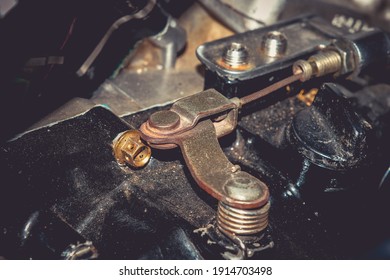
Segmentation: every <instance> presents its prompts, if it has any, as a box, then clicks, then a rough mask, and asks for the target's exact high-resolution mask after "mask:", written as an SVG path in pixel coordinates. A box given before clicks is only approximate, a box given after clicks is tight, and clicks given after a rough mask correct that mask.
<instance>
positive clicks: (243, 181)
mask: <svg viewBox="0 0 390 280" xmlns="http://www.w3.org/2000/svg"><path fill="white" fill-rule="evenodd" d="M238 104H239V102H238V99H237V101H236V100H235V99H228V98H226V97H225V96H223V95H222V94H220V93H219V92H217V91H216V90H213V89H210V90H206V91H203V92H201V93H198V94H195V95H192V96H190V97H187V98H184V99H181V100H179V101H178V102H176V103H175V104H174V105H173V106H172V108H171V109H170V110H169V111H160V112H156V113H154V114H153V115H151V116H150V118H149V120H148V121H147V122H146V123H144V124H142V126H141V128H140V131H141V135H142V138H143V139H144V140H145V141H147V142H148V143H149V144H150V145H151V146H152V147H155V148H158V149H171V148H174V147H177V146H179V147H180V149H181V151H182V153H183V156H184V159H185V161H186V163H187V166H188V168H189V170H190V172H191V174H192V176H193V177H194V179H195V180H196V182H197V183H198V185H199V186H200V187H201V188H202V189H203V190H205V191H206V192H207V193H209V194H210V195H211V196H213V197H215V198H216V199H218V200H219V201H221V202H223V203H225V204H227V205H230V206H232V207H235V208H238V209H254V208H259V207H261V206H263V205H265V204H266V203H267V202H268V198H269V191H268V187H267V186H266V185H265V184H264V183H263V182H261V181H260V180H258V179H257V178H255V177H253V176H252V175H250V174H248V173H246V172H243V171H241V170H240V167H239V166H237V165H233V164H232V163H231V162H230V161H229V160H228V159H227V158H226V156H225V154H224V153H223V151H222V149H221V147H220V145H219V143H218V138H219V137H222V136H224V135H226V134H229V133H230V132H232V131H233V130H234V129H235V128H236V125H237V115H238V106H239V105H238Z"/></svg>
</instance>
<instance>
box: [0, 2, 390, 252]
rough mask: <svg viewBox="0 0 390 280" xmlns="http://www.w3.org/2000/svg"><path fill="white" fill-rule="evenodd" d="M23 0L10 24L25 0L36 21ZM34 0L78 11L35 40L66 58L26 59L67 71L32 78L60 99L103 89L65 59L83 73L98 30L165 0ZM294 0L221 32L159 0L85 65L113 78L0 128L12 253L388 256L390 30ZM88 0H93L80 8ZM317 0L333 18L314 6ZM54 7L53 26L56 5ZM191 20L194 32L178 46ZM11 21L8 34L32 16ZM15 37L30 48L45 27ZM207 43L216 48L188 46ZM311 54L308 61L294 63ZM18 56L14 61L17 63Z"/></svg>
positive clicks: (93, 75)
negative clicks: (7, 135) (9, 128)
mask: <svg viewBox="0 0 390 280" xmlns="http://www.w3.org/2000/svg"><path fill="white" fill-rule="evenodd" d="M28 2H29V1H27V2H23V1H19V2H18V5H17V6H15V8H14V9H13V10H12V12H11V13H10V14H9V15H7V16H6V17H5V18H4V19H1V21H2V23H3V21H4V23H6V25H4V26H7V22H8V21H9V20H12V19H18V17H16V15H17V14H18V11H20V10H19V9H22V11H23V9H24V11H26V13H25V14H24V15H25V16H28V17H27V18H28V19H30V20H29V22H31V24H32V25H33V23H34V21H33V20H31V19H32V18H34V17H33V16H32V15H31V14H34V13H33V12H30V9H31V11H34V10H33V9H32V6H33V5H38V4H36V3H37V1H34V4H28ZM38 2H40V3H44V5H41V6H40V7H44V6H46V5H50V7H54V8H55V9H54V10H61V12H64V18H66V20H65V21H66V22H65V23H64V26H63V27H64V30H63V31H64V34H62V32H60V33H61V34H60V33H59V34H58V37H59V40H58V42H57V40H54V41H55V43H56V44H54V45H55V46H56V47H55V48H54V50H58V46H57V45H58V44H59V45H60V46H64V48H63V49H62V50H63V51H64V52H62V51H61V52H59V53H52V52H44V50H49V48H48V49H46V48H45V49H39V48H37V50H38V49H39V50H41V51H42V53H37V54H34V56H32V57H35V58H44V57H49V58H53V57H57V58H63V60H58V62H61V63H62V64H50V65H44V64H41V63H38V64H39V66H37V67H35V66H34V67H29V68H28V70H29V71H36V70H37V69H41V70H45V71H42V72H44V73H36V72H34V73H32V75H31V77H32V76H34V75H35V74H37V76H39V77H41V75H40V74H47V73H51V74H53V73H56V76H55V77H57V78H58V79H54V80H51V79H52V76H51V75H50V77H51V78H50V77H49V76H48V79H49V80H48V81H50V83H49V84H45V85H47V86H48V87H47V88H46V86H45V87H37V88H35V90H37V91H38V92H41V91H40V89H42V88H45V89H46V90H45V91H42V93H45V92H51V93H53V94H52V98H53V100H56V99H57V98H58V97H63V98H64V92H69V93H72V94H73V93H77V94H82V93H85V94H87V93H88V92H89V93H91V88H89V87H87V88H89V89H90V90H89V91H88V90H84V89H85V88H84V87H81V86H80V85H78V84H75V83H74V81H75V80H76V81H81V79H79V78H77V77H76V79H73V78H72V79H71V78H69V77H68V76H67V75H66V73H71V74H72V75H75V72H76V71H77V69H79V68H80V65H81V64H82V63H83V62H84V61H85V59H86V58H88V55H90V54H91V51H92V50H93V49H94V48H95V47H96V44H97V43H98V42H99V40H100V39H101V38H102V35H104V33H101V31H103V32H106V31H107V29H108V27H109V26H111V25H112V23H113V22H115V21H116V20H118V19H120V18H122V17H123V16H128V15H135V14H137V12H139V11H142V10H143V8H144V7H145V5H147V4H148V3H149V4H150V3H154V2H155V1H143V0H131V1H123V0H118V1H99V2H96V1H95V2H96V3H95V2H94V3H92V2H93V1H87V2H88V3H87V4H85V3H84V2H83V3H81V2H80V1H78V2H77V1H75V4H74V6H68V5H69V3H71V2H72V1H64V3H63V4H62V5H61V6H58V7H57V5H59V4H58V3H60V2H61V1H58V2H57V1H56V4H52V1H49V0H40V1H38ZM65 2H66V3H65ZM203 2H206V1H203ZM255 2H258V3H260V2H264V3H265V2H266V1H259V0H253V1H252V0H251V1H249V2H248V3H245V4H242V3H241V4H237V3H233V1H230V0H219V1H216V2H215V3H219V4H222V5H224V6H225V8H226V7H227V8H229V11H230V12H234V14H235V15H236V16H237V18H240V20H242V21H237V26H239V27H240V26H241V27H243V28H245V29H248V28H250V27H249V25H246V24H247V23H248V22H252V23H253V24H254V25H256V24H257V25H258V26H260V25H261V24H262V23H261V22H262V21H263V18H264V17H260V16H258V15H259V14H261V13H260V12H262V13H264V12H265V11H266V10H267V9H265V8H266V7H265V8H264V9H261V11H260V12H259V13H255V12H256V11H254V10H252V8H253V7H257V8H259V7H258V6H257V5H255V4H253V3H255ZM282 2H283V3H286V9H285V10H283V11H281V10H279V11H275V13H272V15H270V17H271V16H272V17H273V16H276V13H277V14H280V16H281V18H284V19H287V21H282V22H279V23H277V24H274V25H272V26H268V27H266V28H262V29H258V30H253V31H250V32H244V33H240V34H236V35H233V36H231V37H227V38H223V39H217V38H222V37H225V36H226V35H227V34H231V33H229V31H227V28H226V26H225V27H223V26H221V24H220V23H218V22H217V19H212V18H211V17H210V15H209V14H208V13H207V12H206V11H205V10H202V6H201V5H198V3H196V4H195V5H194V6H195V7H197V8H196V9H192V8H190V9H188V10H185V9H186V8H188V7H189V6H190V5H191V1H180V0H170V1H156V2H155V3H156V4H155V5H154V6H153V8H152V9H151V10H150V12H149V13H148V14H147V15H146V16H145V17H144V18H142V19H135V18H134V19H132V20H130V21H128V22H127V23H124V24H123V25H121V26H120V28H118V29H116V31H115V32H113V33H112V35H111V36H110V39H109V40H108V41H107V44H105V46H104V48H103V49H102V50H101V52H100V54H99V55H98V56H97V57H96V59H95V60H94V62H93V63H92V64H91V66H90V67H89V68H88V71H87V72H86V74H85V75H84V76H83V78H82V80H83V81H87V84H89V85H90V83H89V82H92V83H95V85H96V86H100V87H99V90H98V91H97V92H96V93H95V94H94V97H92V98H91V99H85V98H78V99H74V100H73V101H72V102H69V103H67V104H65V105H64V106H63V107H61V108H60V109H59V110H57V111H55V112H53V113H52V114H50V115H49V116H48V117H47V118H45V119H43V120H42V121H41V122H39V123H37V124H35V125H34V126H33V127H31V128H30V129H28V130H26V131H24V132H22V133H21V134H18V135H14V136H13V138H12V139H10V140H9V141H8V142H4V143H1V144H0V167H1V170H2V182H3V184H2V187H0V258H6V259H91V258H97V259H221V258H224V259H248V258H253V259H367V258H389V252H388V251H386V250H385V249H384V248H385V247H384V246H386V245H383V244H388V240H389V237H390V227H389V221H388V217H387V213H389V211H390V204H389V203H388V198H389V197H390V185H389V182H390V181H389V158H390V154H389V148H388V143H390V134H389V131H390V129H389V126H390V123H389V120H390V118H389V115H390V106H389V104H390V86H389V84H388V77H389V72H388V71H389V70H390V69H389V68H388V41H387V40H388V35H387V34H385V33H383V32H380V31H378V30H376V29H373V28H371V27H369V25H368V24H367V23H365V22H363V19H362V18H359V17H355V16H356V15H355V16H354V15H351V14H348V13H347V14H344V11H342V10H339V9H335V8H334V7H333V9H329V8H328V9H323V7H324V6H323V5H324V3H325V2H327V1H320V2H319V1H299V2H298V1H296V2H295V1H294V2H295V7H298V8H296V9H297V11H295V12H294V11H291V8H292V7H294V5H292V4H291V2H290V1H286V2H285V1H275V3H272V6H273V7H275V6H276V5H278V4H280V3H282ZM334 2H335V1H334ZM209 3H210V2H209ZM89 4H92V5H93V7H94V9H90V6H89ZM129 4H130V5H129ZM79 5H81V6H80V7H83V9H84V12H81V10H79V9H73V8H74V7H79ZM267 5H268V4H267ZM269 5H271V4H269ZM305 6H316V7H317V8H318V9H317V10H314V12H315V14H320V15H321V16H324V18H323V19H321V18H320V17H317V16H307V15H306V16H301V14H302V11H306V8H305ZM23 7H24V8H23ZM48 7H49V6H48ZM63 7H68V8H69V11H68V13H66V11H65V10H64V9H63ZM218 7H219V6H216V5H215V7H213V8H215V9H216V10H217V12H218V11H219V12H220V13H219V15H226V13H225V12H226V11H224V10H222V8H221V9H220V10H218V9H217V8H218ZM28 8H30V9H28ZM267 8H269V6H268V7H267ZM38 10H39V9H38ZM42 10H44V11H45V13H44V14H48V15H50V16H51V15H52V17H50V19H51V20H50V21H49V22H51V23H53V30H54V29H56V26H57V25H56V24H55V23H56V18H57V17H58V16H57V14H55V13H48V12H47V10H45V9H42ZM49 10H50V9H49ZM76 10H77V14H78V17H77V18H75V17H74V14H75V11H76ZM209 10H210V9H209ZM268 10H269V9H268ZM144 11H145V10H144ZM199 11H201V12H202V13H201V15H200V14H199ZM378 13H379V11H378ZM381 13H383V12H382V11H381ZM42 14H43V13H38V14H37V15H36V16H37V17H40V16H42ZM65 14H66V15H73V17H70V18H68V17H67V16H66V15H65ZM86 14H88V15H90V17H85V15H86ZM292 14H295V15H300V16H299V18H295V19H291V18H290V19H288V17H289V15H292ZM183 15H185V18H183ZM368 18H373V15H370V16H369V17H368ZM93 19H97V20H93ZM206 19H207V20H206ZM235 19H236V18H233V17H231V18H228V20H229V21H230V23H232V22H233V24H234V21H235ZM264 21H265V20H264ZM42 22H47V18H44V19H42ZM80 23H82V24H81V25H79V24H80ZM371 23H373V24H374V23H375V21H372V22H371ZM83 24H85V25H83ZM178 24H180V26H182V27H184V28H185V30H186V33H187V34H188V37H187V39H186V40H187V42H186V43H187V47H186V48H183V49H182V51H179V53H177V51H178V50H179V49H180V48H181V47H182V45H184V43H185V42H184V41H185V40H184V39H185V37H184V32H182V31H183V30H181V28H180V27H179V25H178ZM43 25H44V24H43ZM43 25H42V26H41V28H42V27H43ZM254 25H252V26H254ZM34 26H36V25H34ZM80 26H83V27H84V29H83V30H81V29H80ZM211 26H212V27H213V28H210V27H211ZM215 26H220V28H214V27H215ZM91 27H92V28H91ZM2 28H3V25H2V26H1V28H0V29H1V30H2ZM11 30H12V31H11V33H12V34H13V36H10V37H7V36H5V37H4V38H13V37H15V36H19V35H20V34H21V31H22V30H20V29H19V28H17V29H11ZM28 30H29V29H27V31H26V30H25V32H27V33H28ZM45 30H46V29H42V33H44V34H46V33H45V32H44V31H45ZM15 31H18V32H15ZM92 33H93V34H92ZM352 33H353V34H352ZM47 34H51V33H50V32H49V33H47ZM63 35H65V38H64V36H63ZM83 35H84V36H83ZM87 35H88V36H87ZM74 36H76V37H74ZM150 36H152V37H153V38H150ZM49 37H50V38H51V37H52V36H49ZM29 38H30V37H29ZM76 38H78V39H77V40H76ZM91 38H92V39H91ZM142 38H149V39H147V40H143V41H142V42H140V40H141V39H142ZM96 39H97V40H96ZM156 39H160V40H157V41H156ZM48 41H50V40H48ZM152 41H155V42H154V43H153V42H152ZM20 42H21V43H22V44H16V46H18V49H22V48H24V47H25V46H27V45H29V48H30V46H33V45H35V44H34V43H35V40H30V42H31V44H25V43H23V41H20ZM25 42H28V40H26V41H25ZM43 42H47V41H43ZM205 42H207V43H205ZM8 43H9V41H8V40H4V44H5V45H7V44H8ZM78 43H79V44H78ZM4 44H2V46H4ZM156 44H157V47H156ZM199 45H201V47H199V49H198V56H199V58H200V60H201V63H202V64H203V65H199V62H198V61H196V57H195V56H194V55H193V53H194V52H195V49H196V47H197V46H199ZM45 46H46V45H45ZM19 47H20V48H19ZM133 48H137V49H136V50H135V51H133ZM159 48H160V49H159ZM3 50H4V49H3ZM7 50H8V48H6V49H5V52H4V53H7V54H8V53H9V51H8V52H7ZM72 50H73V51H72ZM75 50H77V52H76V54H78V55H77V57H74V56H73V55H74V54H75V52H74V51H75ZM164 50H166V52H165V53H164ZM16 53H17V52H15V53H14V54H16ZM18 55H19V53H18ZM24 55H25V54H24ZM22 56H23V52H20V57H22ZM10 57H15V56H12V55H10ZM311 57H312V58H311ZM26 58H30V56H29V57H26ZM175 60H176V62H175ZM298 60H302V61H307V60H310V61H311V62H312V64H310V66H308V64H302V65H304V66H302V69H300V68H298V70H296V71H295V74H293V75H291V68H292V67H293V64H294V62H296V61H298ZM26 61H27V60H26ZM39 61H40V59H39ZM39 61H38V62H39ZM30 62H31V61H30ZM32 62H34V61H32ZM70 62H71V63H70ZM174 62H175V68H174V69H172V68H171V69H169V68H168V67H170V66H172V65H173V64H174ZM69 63H70V64H69ZM128 63H130V64H128ZM33 64H34V65H38V64H36V63H33ZM163 64H164V65H165V67H164V66H163ZM8 65H10V64H9V63H7V61H5V63H4V64H3V61H2V64H1V67H4V69H7V67H8ZM30 65H32V64H30ZM312 65H314V66H312ZM305 66H307V67H306V68H305V69H303V68H304V67H305ZM63 67H65V68H63ZM46 68H50V69H46ZM60 68H61V69H65V70H64V71H60V72H57V71H54V70H58V69H60ZM51 69H52V70H53V71H54V72H53V71H52V70H51ZM110 69H111V70H110ZM112 69H116V70H114V71H112ZM46 70H48V71H47V72H46ZM203 70H205V71H203ZM7 71H8V69H7ZM119 71H120V72H119ZM3 72H5V71H3ZM12 72H13V70H12V69H9V72H7V73H6V74H5V75H4V76H1V78H2V79H3V78H4V77H6V76H12V79H14V78H20V77H19V76H16V77H15V75H10V73H12ZM203 74H204V75H203ZM334 74H336V76H335V75H334ZM64 75H65V76H64ZM305 75H306V76H310V77H312V76H313V77H316V78H312V79H308V80H306V78H304V76H305ZM356 75H358V77H356ZM317 76H318V77H317ZM23 77H24V76H22V78H23ZM39 77H38V78H39ZM345 77H347V78H352V79H344V78H345ZM68 78H69V79H68ZM105 79H106V81H105V82H104V83H101V82H102V81H103V80H105ZM17 80H18V81H19V82H18V83H17V84H18V85H22V84H21V83H20V79H17ZM300 80H301V81H302V80H305V82H304V83H302V82H300ZM99 81H100V82H99ZM330 81H331V82H330ZM203 82H204V87H205V88H202V86H203ZM23 85H24V84H23ZM54 85H55V87H54ZM0 86H2V84H0ZM26 87H27V85H26ZM8 89H10V93H12V95H13V96H14V97H15V101H16V100H18V99H17V96H19V95H17V94H15V93H17V92H19V91H12V90H11V89H12V88H8ZM70 89H75V90H70ZM76 89H77V90H76ZM26 92H30V91H26ZM194 92H198V93H197V94H193V93H194ZM271 93H272V94H271ZM190 94H191V95H190ZM83 96H84V97H85V95H83ZM69 97H70V96H69ZM44 100H45V99H42V101H44ZM56 102H59V103H61V102H60V100H56ZM5 103H7V105H8V104H10V103H9V102H5ZM34 104H35V103H33V102H30V103H28V104H27V105H28V106H30V107H31V108H32V107H34ZM18 105H19V104H18ZM51 105H53V104H51ZM6 107H7V108H6V109H8V106H6ZM34 108H35V107H34ZM36 110H39V109H38V108H36ZM20 112H23V113H24V112H25V110H24V108H23V107H19V106H18V112H17V114H18V116H19V115H21V113H20ZM2 119H3V120H6V122H9V123H11V124H12V123H13V122H12V121H11V120H12V119H13V118H12V116H6V117H4V118H2ZM139 127H141V129H140V130H141V131H137V130H134V129H135V128H139ZM140 133H141V134H140ZM140 136H141V138H142V139H141V138H140ZM2 137H4V136H3V135H2ZM58 139H61V141H59V140H58ZM142 140H145V141H146V142H148V143H149V144H150V146H151V148H153V155H151V154H150V151H151V150H150V148H149V147H148V146H147V145H149V144H147V143H146V144H147V145H146V144H145V142H142ZM141 156H142V157H141ZM118 163H119V164H118ZM146 163H147V164H146ZM132 165H133V166H132ZM124 166H129V167H133V168H124ZM373 217H375V219H373Z"/></svg>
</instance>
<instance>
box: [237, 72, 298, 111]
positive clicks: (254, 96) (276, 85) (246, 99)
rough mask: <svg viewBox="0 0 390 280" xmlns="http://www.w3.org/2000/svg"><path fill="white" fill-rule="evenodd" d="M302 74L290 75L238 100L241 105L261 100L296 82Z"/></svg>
mask: <svg viewBox="0 0 390 280" xmlns="http://www.w3.org/2000/svg"><path fill="white" fill-rule="evenodd" d="M301 75H302V73H300V72H297V73H296V74H295V75H292V76H290V77H287V78H285V79H283V80H281V81H279V82H276V83H274V84H272V85H270V86H268V87H266V88H263V89H262V90H259V91H256V92H254V93H252V94H250V95H247V96H244V97H242V98H241V99H240V101H241V105H245V104H248V103H250V102H252V101H255V100H257V99H259V98H262V97H264V96H266V95H268V94H270V93H272V92H274V91H276V90H278V89H280V88H282V87H284V86H287V85H289V84H291V83H293V82H295V81H298V80H299V79H300V78H301Z"/></svg>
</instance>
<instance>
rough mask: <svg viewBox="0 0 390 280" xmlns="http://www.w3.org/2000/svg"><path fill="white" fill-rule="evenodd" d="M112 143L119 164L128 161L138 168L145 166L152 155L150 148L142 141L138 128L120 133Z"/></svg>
mask: <svg viewBox="0 0 390 280" xmlns="http://www.w3.org/2000/svg"><path fill="white" fill-rule="evenodd" d="M112 145H113V150H114V156H115V158H116V161H117V162H118V163H119V165H125V164H126V163H127V164H129V165H130V166H132V167H136V168H139V167H144V166H145V165H146V164H147V163H148V161H149V159H150V157H151V155H152V151H151V150H150V148H149V147H148V146H146V145H145V144H143V143H142V141H141V135H140V133H139V132H138V131H137V130H128V131H125V132H123V133H120V134H118V136H117V137H116V138H115V139H114V141H113V144H112Z"/></svg>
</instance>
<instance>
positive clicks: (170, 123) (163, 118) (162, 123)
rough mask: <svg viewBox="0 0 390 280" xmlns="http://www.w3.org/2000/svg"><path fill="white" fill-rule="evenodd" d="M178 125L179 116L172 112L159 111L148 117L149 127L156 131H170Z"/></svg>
mask: <svg viewBox="0 0 390 280" xmlns="http://www.w3.org/2000/svg"><path fill="white" fill-rule="evenodd" d="M179 124H180V116H179V115H178V114H176V113H175V112H172V111H159V112H156V113H154V114H152V115H151V116H150V117H149V125H150V126H151V127H153V128H156V129H161V130H170V129H174V128H176V127H177V126H178V125H179Z"/></svg>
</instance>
